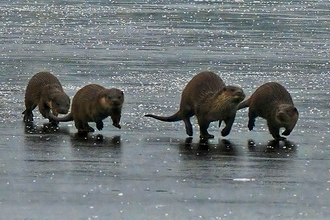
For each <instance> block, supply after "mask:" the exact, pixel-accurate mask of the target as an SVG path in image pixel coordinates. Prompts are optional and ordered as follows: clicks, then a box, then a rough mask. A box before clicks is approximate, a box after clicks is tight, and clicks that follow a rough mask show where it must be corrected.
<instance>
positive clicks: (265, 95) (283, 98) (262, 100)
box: [250, 82, 293, 116]
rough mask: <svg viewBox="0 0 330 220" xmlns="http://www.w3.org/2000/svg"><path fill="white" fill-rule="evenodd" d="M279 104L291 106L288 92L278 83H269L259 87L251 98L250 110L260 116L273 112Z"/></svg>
mask: <svg viewBox="0 0 330 220" xmlns="http://www.w3.org/2000/svg"><path fill="white" fill-rule="evenodd" d="M280 104H289V105H293V101H292V98H291V95H290V94H289V92H288V91H287V90H286V89H285V88H284V87H283V86H282V85H281V84H279V83H276V82H269V83H266V84H264V85H262V86H260V87H259V88H258V89H257V90H256V91H255V92H254V93H253V94H252V96H251V104H250V109H251V110H255V111H257V112H258V114H260V115H261V116H262V115H264V114H263V113H270V112H273V111H274V110H275V109H274V107H275V106H278V105H280Z"/></svg>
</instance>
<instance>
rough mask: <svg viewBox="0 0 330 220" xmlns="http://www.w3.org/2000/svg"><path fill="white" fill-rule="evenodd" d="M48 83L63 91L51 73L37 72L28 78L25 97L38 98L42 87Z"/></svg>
mask: <svg viewBox="0 0 330 220" xmlns="http://www.w3.org/2000/svg"><path fill="white" fill-rule="evenodd" d="M48 85H55V86H56V87H57V88H58V89H60V90H62V91H63V88H62V85H61V83H60V81H59V80H58V79H57V78H56V77H55V76H54V75H53V74H51V73H49V72H39V73H37V74H35V75H34V76H33V77H32V78H31V79H30V81H29V83H28V85H27V87H26V91H25V97H26V98H28V99H33V100H39V98H40V96H41V92H42V90H43V88H45V87H46V86H48Z"/></svg>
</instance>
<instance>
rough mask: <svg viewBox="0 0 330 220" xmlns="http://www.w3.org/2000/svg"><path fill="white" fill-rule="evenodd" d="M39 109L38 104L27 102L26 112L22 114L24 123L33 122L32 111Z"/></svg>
mask: <svg viewBox="0 0 330 220" xmlns="http://www.w3.org/2000/svg"><path fill="white" fill-rule="evenodd" d="M36 107H37V105H36V104H34V103H33V102H30V101H27V100H26V101H25V110H24V111H23V112H22V114H23V115H24V116H23V121H24V122H25V123H29V122H33V113H32V111H33V110H34V109H35V108H36Z"/></svg>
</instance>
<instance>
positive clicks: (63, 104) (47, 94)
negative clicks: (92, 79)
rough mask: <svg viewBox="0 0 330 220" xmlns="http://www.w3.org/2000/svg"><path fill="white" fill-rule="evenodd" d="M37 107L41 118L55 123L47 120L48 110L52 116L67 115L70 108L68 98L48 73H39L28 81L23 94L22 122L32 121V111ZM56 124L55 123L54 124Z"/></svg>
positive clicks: (57, 82)
mask: <svg viewBox="0 0 330 220" xmlns="http://www.w3.org/2000/svg"><path fill="white" fill-rule="evenodd" d="M37 106H38V107H39V111H40V113H41V114H42V116H43V117H45V118H48V119H49V121H50V122H53V123H55V122H54V121H53V120H52V119H50V118H49V114H50V110H52V114H53V115H55V116H57V115H58V114H67V113H68V111H69V108H70V98H69V96H68V95H67V94H66V93H65V92H64V91H63V88H62V85H61V83H60V82H59V80H58V79H57V78H56V77H55V76H54V75H53V74H51V73H49V72H39V73H37V74H35V75H34V76H33V77H32V78H31V79H30V81H29V83H28V85H27V87H26V92H25V111H23V113H22V114H24V119H23V120H24V122H25V123H29V122H32V121H33V113H32V111H33V110H34V109H35V108H36V107H37ZM55 124H56V123H55Z"/></svg>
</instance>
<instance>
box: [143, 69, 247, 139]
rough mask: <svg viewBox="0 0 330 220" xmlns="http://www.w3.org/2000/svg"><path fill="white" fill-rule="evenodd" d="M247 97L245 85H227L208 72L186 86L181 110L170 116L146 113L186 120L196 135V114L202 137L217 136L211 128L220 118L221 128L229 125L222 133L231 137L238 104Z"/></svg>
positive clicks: (154, 116) (171, 119)
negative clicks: (244, 90)
mask: <svg viewBox="0 0 330 220" xmlns="http://www.w3.org/2000/svg"><path fill="white" fill-rule="evenodd" d="M244 98H245V94H244V92H243V90H242V89H241V88H239V87H236V86H226V85H225V83H224V82H223V81H222V79H221V78H220V77H219V76H218V75H216V74H215V73H213V72H210V71H205V72H201V73H199V74H197V75H196V76H194V77H193V78H192V79H191V80H190V81H189V82H188V84H187V85H186V87H185V88H184V90H183V92H182V95H181V103H180V108H179V111H178V112H176V113H175V114H174V115H172V116H169V117H164V116H157V115H152V114H146V115H145V116H146V117H152V118H155V119H158V120H161V121H166V122H174V121H180V120H183V121H184V123H185V128H186V133H187V135H188V136H192V135H193V129H192V125H191V122H190V117H192V116H194V115H196V117H197V120H198V125H199V128H200V138H201V139H208V138H214V135H211V134H209V133H208V131H207V129H208V127H209V124H210V123H211V122H212V121H218V120H219V127H220V126H221V122H222V121H224V122H225V124H226V126H225V128H224V129H223V130H222V131H221V135H222V136H227V135H228V134H229V133H230V130H231V128H232V125H233V123H234V120H235V116H236V111H237V107H238V104H239V103H240V102H241V101H243V100H244Z"/></svg>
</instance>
